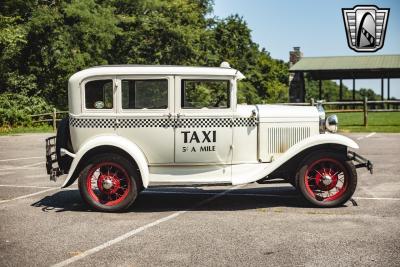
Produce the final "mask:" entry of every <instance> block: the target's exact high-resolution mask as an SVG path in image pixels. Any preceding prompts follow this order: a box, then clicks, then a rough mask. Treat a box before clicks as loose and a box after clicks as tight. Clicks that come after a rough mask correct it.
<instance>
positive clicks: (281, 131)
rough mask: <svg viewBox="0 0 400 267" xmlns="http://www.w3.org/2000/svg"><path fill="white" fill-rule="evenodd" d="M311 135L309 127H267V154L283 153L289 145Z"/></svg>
mask: <svg viewBox="0 0 400 267" xmlns="http://www.w3.org/2000/svg"><path fill="white" fill-rule="evenodd" d="M310 135H311V131H310V127H274V128H268V130H267V138H268V142H267V144H268V152H267V153H268V154H280V153H284V152H285V151H286V150H288V149H289V148H290V147H291V146H293V145H295V144H296V143H298V142H300V141H301V140H303V139H306V138H307V137H309V136H310Z"/></svg>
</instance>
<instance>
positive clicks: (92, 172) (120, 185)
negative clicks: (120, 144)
mask: <svg viewBox="0 0 400 267" xmlns="http://www.w3.org/2000/svg"><path fill="white" fill-rule="evenodd" d="M139 179H140V178H139V174H138V172H137V171H136V170H135V168H134V166H133V164H131V163H130V162H129V161H128V160H127V159H125V158H124V157H122V156H120V155H117V154H111V153H105V154H100V155H97V156H93V157H92V158H90V159H89V162H88V165H87V166H86V167H85V168H84V169H83V170H82V171H81V173H80V175H79V182H78V185H79V191H80V193H81V196H82V198H83V200H84V201H85V202H86V203H87V204H88V205H89V206H90V207H91V208H93V209H95V210H98V211H105V212H119V211H123V210H126V209H127V208H128V207H129V206H130V205H131V204H132V203H133V202H134V201H135V199H136V197H137V195H138V184H140V183H138V180H139Z"/></svg>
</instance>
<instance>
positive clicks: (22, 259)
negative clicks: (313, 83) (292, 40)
mask: <svg viewBox="0 0 400 267" xmlns="http://www.w3.org/2000/svg"><path fill="white" fill-rule="evenodd" d="M47 136H48V135H45V134H30V135H20V136H4V137H0V265H1V266H27V265H29V266H33V265H37V266H48V265H54V264H58V266H65V265H68V266H69V265H70V266H91V265H109V266H111V265H113V266H115V265H116V266H148V265H152V266H153V265H157V266H159V265H186V266H187V265H213V266H214V265H251V266H266V265H313V266H314V265H328V266H335V265H361V266H363V265H380V266H382V265H384V266H399V265H400V242H399V240H400V224H399V221H400V174H399V173H400V164H399V163H400V162H399V160H398V155H399V153H400V134H380V133H377V134H372V135H371V134H362V133H360V134H348V136H349V137H350V138H352V139H354V140H356V142H358V143H359V145H360V146H361V149H360V153H361V154H362V155H364V156H366V157H367V158H368V159H370V160H372V161H373V162H374V166H375V169H374V175H370V174H369V173H368V172H367V171H366V170H364V169H360V170H359V171H358V173H359V186H358V188H357V191H356V193H355V196H354V200H355V202H354V204H353V203H351V202H348V203H346V205H345V206H343V207H339V208H333V209H319V208H312V207H309V206H308V205H307V204H306V203H305V202H304V201H302V200H301V199H300V198H299V197H298V195H297V193H296V191H295V190H294V188H293V187H291V186H290V185H288V184H267V185H259V184H249V185H244V186H237V187H233V186H208V187H206V186H198V187H190V188H188V187H170V188H166V187H156V188H150V189H148V190H146V191H144V192H143V193H142V194H141V195H140V196H139V198H138V200H137V201H136V202H135V203H134V205H133V206H132V207H131V208H130V209H129V211H128V212H125V213H117V214H109V213H99V212H92V211H89V210H88V207H87V206H86V205H85V204H84V203H83V202H82V200H81V197H80V195H79V191H78V190H77V187H76V185H73V186H72V187H71V188H68V189H62V190H61V189H59V186H60V185H61V184H62V182H63V181H62V179H60V180H59V181H57V182H56V183H54V182H51V181H49V179H48V176H47V175H46V174H45V164H44V139H45V138H46V137H47ZM355 204H356V205H355Z"/></svg>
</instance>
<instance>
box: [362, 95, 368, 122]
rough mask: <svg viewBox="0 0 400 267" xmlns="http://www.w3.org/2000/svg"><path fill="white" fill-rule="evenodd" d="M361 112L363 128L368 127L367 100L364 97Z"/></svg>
mask: <svg viewBox="0 0 400 267" xmlns="http://www.w3.org/2000/svg"><path fill="white" fill-rule="evenodd" d="M363 104H364V105H363V112H364V127H367V126H368V98H367V97H366V96H365V97H364V101H363Z"/></svg>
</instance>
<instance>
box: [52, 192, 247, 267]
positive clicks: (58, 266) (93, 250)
mask: <svg viewBox="0 0 400 267" xmlns="http://www.w3.org/2000/svg"><path fill="white" fill-rule="evenodd" d="M242 186H244V185H238V186H234V187H231V188H230V189H228V190H225V191H223V192H221V193H219V194H215V195H214V196H212V197H210V198H208V199H206V200H204V201H201V202H199V203H198V204H197V205H195V206H194V207H193V208H196V207H199V206H201V205H204V204H206V203H208V202H210V201H213V200H214V199H216V198H219V197H221V196H223V195H225V194H227V193H228V192H230V191H232V190H235V189H238V188H240V187H242ZM193 208H192V209H193ZM188 211H190V209H188V210H182V211H178V212H175V213H173V214H171V215H168V216H166V217H163V218H161V219H158V220H156V221H154V222H151V223H149V224H146V225H144V226H141V227H139V228H136V229H134V230H132V231H129V232H127V233H125V234H123V235H121V236H118V237H117V238H114V239H112V240H110V241H107V242H105V243H103V244H101V245H99V246H97V247H94V248H91V249H89V250H86V251H84V252H83V253H81V254H79V255H76V256H74V257H71V258H69V259H66V260H64V261H62V262H59V263H56V264H54V265H52V266H53V267H62V266H66V265H68V264H71V263H73V262H76V261H78V260H80V259H83V258H85V257H87V256H90V255H92V254H94V253H96V252H99V251H100V250H103V249H105V248H108V247H110V246H112V245H114V244H116V243H119V242H121V241H123V240H125V239H127V238H129V237H132V236H134V235H136V234H138V233H140V232H143V231H145V230H146V229H149V228H151V227H153V226H156V225H159V224H160V223H163V222H167V221H169V220H172V219H174V218H176V217H178V216H180V215H182V214H184V213H186V212H188Z"/></svg>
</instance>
